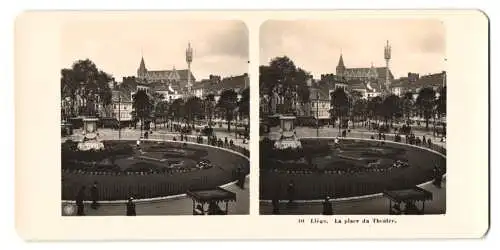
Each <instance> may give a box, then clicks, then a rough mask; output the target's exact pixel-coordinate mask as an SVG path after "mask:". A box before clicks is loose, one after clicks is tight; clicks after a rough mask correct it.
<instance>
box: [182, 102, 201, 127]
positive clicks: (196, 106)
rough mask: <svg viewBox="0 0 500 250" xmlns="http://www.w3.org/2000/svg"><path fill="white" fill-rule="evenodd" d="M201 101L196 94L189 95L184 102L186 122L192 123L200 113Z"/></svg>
mask: <svg viewBox="0 0 500 250" xmlns="http://www.w3.org/2000/svg"><path fill="white" fill-rule="evenodd" d="M202 113H203V111H202V102H201V99H200V98H199V97H197V96H191V97H189V99H188V100H187V101H186V103H185V104H184V114H185V117H186V121H187V124H188V126H189V123H190V122H191V123H194V121H195V120H196V119H197V118H199V117H200V116H201V115H202Z"/></svg>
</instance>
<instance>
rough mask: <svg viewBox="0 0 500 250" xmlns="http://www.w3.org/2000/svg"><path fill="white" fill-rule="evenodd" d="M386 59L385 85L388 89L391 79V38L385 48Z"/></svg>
mask: <svg viewBox="0 0 500 250" xmlns="http://www.w3.org/2000/svg"><path fill="white" fill-rule="evenodd" d="M384 59H385V87H386V89H387V90H388V89H389V85H390V84H391V81H390V80H389V72H390V71H389V61H390V60H391V45H389V40H387V44H386V45H385V48H384Z"/></svg>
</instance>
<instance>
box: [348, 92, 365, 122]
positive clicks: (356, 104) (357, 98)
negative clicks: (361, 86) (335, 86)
mask: <svg viewBox="0 0 500 250" xmlns="http://www.w3.org/2000/svg"><path fill="white" fill-rule="evenodd" d="M362 98H363V95H362V94H361V92H359V91H352V92H351V94H350V96H349V112H350V116H351V121H352V124H353V125H354V124H355V123H354V118H355V117H358V118H359V116H360V115H361V113H362V108H363V102H362V101H361V100H363V99H362Z"/></svg>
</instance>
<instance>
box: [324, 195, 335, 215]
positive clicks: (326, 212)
mask: <svg viewBox="0 0 500 250" xmlns="http://www.w3.org/2000/svg"><path fill="white" fill-rule="evenodd" d="M323 214H324V215H333V207H332V203H331V202H330V197H329V196H326V198H325V201H323Z"/></svg>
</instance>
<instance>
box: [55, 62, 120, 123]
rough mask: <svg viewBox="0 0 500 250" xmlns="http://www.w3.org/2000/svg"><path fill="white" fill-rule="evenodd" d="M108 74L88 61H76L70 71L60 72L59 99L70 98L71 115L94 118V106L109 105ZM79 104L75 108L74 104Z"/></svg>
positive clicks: (109, 79)
mask: <svg viewBox="0 0 500 250" xmlns="http://www.w3.org/2000/svg"><path fill="white" fill-rule="evenodd" d="M112 80H113V78H112V77H111V75H110V74H107V73H106V72H104V71H102V70H100V69H98V68H97V66H96V65H95V64H94V63H93V62H92V61H91V60H89V59H85V60H79V61H76V62H75V63H74V64H73V65H72V67H71V68H70V69H62V70H61V97H62V98H70V103H71V104H70V106H71V113H72V114H71V115H78V114H79V113H82V112H84V113H85V114H86V115H89V116H95V115H96V114H97V110H95V104H96V103H97V104H101V105H102V107H105V106H107V105H109V104H110V103H111V89H110V87H109V82H111V81H112ZM77 101H78V102H79V104H78V108H75V102H77Z"/></svg>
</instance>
